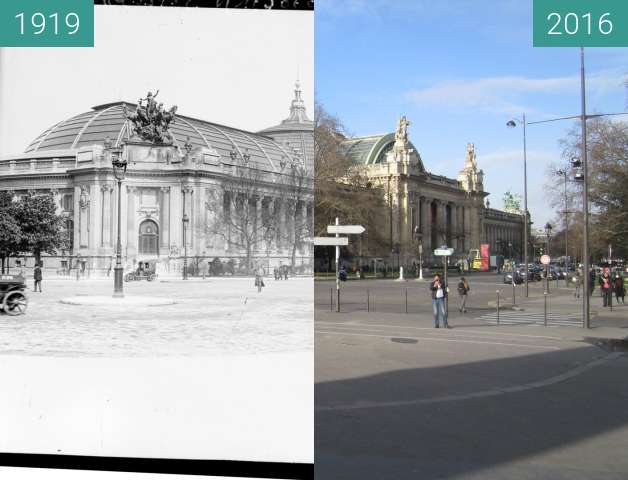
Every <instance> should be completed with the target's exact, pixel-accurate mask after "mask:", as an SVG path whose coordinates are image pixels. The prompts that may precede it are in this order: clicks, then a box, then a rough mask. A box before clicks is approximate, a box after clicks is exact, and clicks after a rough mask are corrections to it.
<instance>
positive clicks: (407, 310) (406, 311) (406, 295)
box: [406, 288, 408, 313]
mask: <svg viewBox="0 0 628 480" xmlns="http://www.w3.org/2000/svg"><path fill="white" fill-rule="evenodd" d="M406 313H408V289H407V288H406Z"/></svg>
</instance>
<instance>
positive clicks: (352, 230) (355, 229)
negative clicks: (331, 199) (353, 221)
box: [327, 225, 366, 235]
mask: <svg viewBox="0 0 628 480" xmlns="http://www.w3.org/2000/svg"><path fill="white" fill-rule="evenodd" d="M365 230H366V229H365V228H364V227H363V226H362V225H328V226H327V233H330V234H334V233H338V234H344V235H352V234H356V235H357V234H360V233H364V231H365Z"/></svg>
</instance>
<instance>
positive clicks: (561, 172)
mask: <svg viewBox="0 0 628 480" xmlns="http://www.w3.org/2000/svg"><path fill="white" fill-rule="evenodd" d="M556 175H560V176H562V177H564V179H565V269H566V268H567V259H568V258H569V250H568V249H567V239H568V230H569V212H568V208H567V169H566V168H565V169H560V170H557V171H556Z"/></svg>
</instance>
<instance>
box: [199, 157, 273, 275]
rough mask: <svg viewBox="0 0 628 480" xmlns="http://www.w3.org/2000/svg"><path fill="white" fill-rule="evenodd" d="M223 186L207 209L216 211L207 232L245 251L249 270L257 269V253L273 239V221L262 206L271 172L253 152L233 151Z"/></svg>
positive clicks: (215, 192)
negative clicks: (257, 159) (252, 155)
mask: <svg viewBox="0 0 628 480" xmlns="http://www.w3.org/2000/svg"><path fill="white" fill-rule="evenodd" d="M225 168H226V169H227V172H226V173H228V174H227V175H225V178H224V179H223V182H222V184H221V186H220V187H219V188H218V189H217V190H216V191H214V192H212V193H211V194H210V198H209V199H208V208H209V209H210V210H211V211H212V212H213V215H212V220H211V221H210V222H209V224H208V225H207V230H208V233H210V234H214V235H217V236H219V237H221V238H222V239H223V240H224V242H225V244H226V245H227V246H228V248H229V249H233V250H236V251H237V252H240V253H244V254H245V256H246V270H247V273H251V272H252V271H253V270H254V268H255V265H254V262H253V258H254V254H255V253H256V252H258V251H263V247H264V244H266V245H268V242H270V240H271V235H270V232H271V231H274V228H275V226H274V220H273V217H272V216H271V215H267V214H264V212H262V209H263V207H264V205H263V199H264V196H265V193H266V192H267V191H268V187H269V185H272V183H269V177H270V172H267V171H265V170H263V168H261V167H260V166H259V165H256V164H254V163H253V162H251V157H250V155H249V154H248V153H247V152H245V153H244V154H242V155H241V154H239V153H238V152H236V151H233V152H231V164H226V165H225Z"/></svg>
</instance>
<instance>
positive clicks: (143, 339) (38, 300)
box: [0, 278, 313, 356]
mask: <svg viewBox="0 0 628 480" xmlns="http://www.w3.org/2000/svg"><path fill="white" fill-rule="evenodd" d="M266 285H267V286H266V288H264V289H263V291H262V292H261V293H257V290H256V288H255V287H254V285H253V279H251V278H220V279H216V278H212V279H207V280H200V279H191V280H189V281H187V282H184V281H182V280H178V279H172V280H162V281H160V280H156V281H154V282H150V283H149V282H145V281H143V282H130V283H125V285H124V288H125V294H126V295H127V296H128V297H131V296H134V295H136V296H152V297H168V298H172V299H174V300H175V301H176V303H175V304H174V305H167V306H159V307H140V308H121V307H119V306H118V305H117V304H116V299H114V298H112V299H111V305H110V306H107V307H85V306H76V305H65V304H62V303H61V302H60V300H61V299H62V298H65V297H70V296H82V295H111V292H112V288H113V278H110V279H98V280H80V281H76V280H67V279H64V280H56V279H54V280H48V281H45V282H44V285H43V288H44V291H43V293H39V292H33V291H32V290H30V288H32V281H30V280H29V290H28V292H27V295H28V297H29V307H28V310H27V312H26V315H22V316H15V317H11V316H8V315H1V316H0V354H20V355H23V354H27V355H53V356H163V355H217V354H218V355H219V354H257V353H280V352H291V351H308V350H311V349H312V348H313V340H312V315H313V306H312V302H313V301H312V295H313V285H312V279H309V278H308V279H303V278H295V279H290V280H288V281H285V280H283V281H275V280H272V279H267V280H266ZM308 287H309V288H308Z"/></svg>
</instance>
